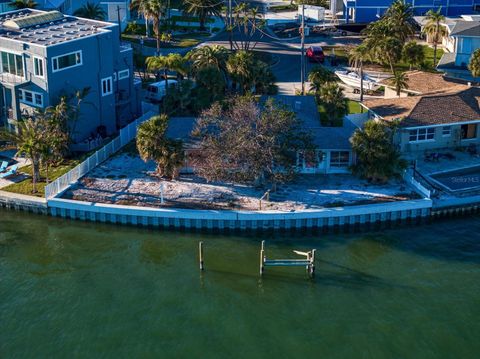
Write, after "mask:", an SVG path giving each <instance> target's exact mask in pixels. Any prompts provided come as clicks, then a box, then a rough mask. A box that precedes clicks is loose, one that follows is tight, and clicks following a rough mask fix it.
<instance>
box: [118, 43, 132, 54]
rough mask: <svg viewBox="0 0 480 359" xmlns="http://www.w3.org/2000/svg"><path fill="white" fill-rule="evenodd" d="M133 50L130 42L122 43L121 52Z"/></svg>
mask: <svg viewBox="0 0 480 359" xmlns="http://www.w3.org/2000/svg"><path fill="white" fill-rule="evenodd" d="M131 49H132V44H131V43H129V42H123V41H122V42H120V52H123V51H129V50H131Z"/></svg>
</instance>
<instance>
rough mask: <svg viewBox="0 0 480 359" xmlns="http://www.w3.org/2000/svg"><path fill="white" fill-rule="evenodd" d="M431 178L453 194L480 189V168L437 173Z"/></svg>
mask: <svg viewBox="0 0 480 359" xmlns="http://www.w3.org/2000/svg"><path fill="white" fill-rule="evenodd" d="M430 178H431V179H432V180H433V181H434V182H436V183H437V184H439V185H440V186H442V187H443V188H445V189H447V190H448V191H451V192H458V191H466V190H473V189H477V188H478V189H480V166H474V167H468V168H461V169H458V170H453V171H446V172H437V173H434V174H431V175H430Z"/></svg>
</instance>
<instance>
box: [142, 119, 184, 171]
mask: <svg viewBox="0 0 480 359" xmlns="http://www.w3.org/2000/svg"><path fill="white" fill-rule="evenodd" d="M167 128H168V116H167V115H160V116H154V117H152V118H151V119H149V120H148V121H145V122H144V123H142V124H141V125H140V126H139V127H138V132H137V150H138V153H139V155H140V157H141V158H142V159H143V160H144V161H145V162H146V161H149V160H153V161H155V162H156V164H157V168H156V173H157V175H159V176H165V177H167V178H171V179H175V178H176V177H178V174H179V170H180V168H181V167H182V165H183V163H184V158H185V154H184V149H183V142H182V141H181V140H173V139H170V138H167V135H166V132H167Z"/></svg>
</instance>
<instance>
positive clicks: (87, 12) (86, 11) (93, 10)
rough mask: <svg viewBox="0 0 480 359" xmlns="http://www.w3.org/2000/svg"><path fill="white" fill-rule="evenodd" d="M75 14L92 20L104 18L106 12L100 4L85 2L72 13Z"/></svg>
mask: <svg viewBox="0 0 480 359" xmlns="http://www.w3.org/2000/svg"><path fill="white" fill-rule="evenodd" d="M73 15H75V16H79V17H84V18H87V19H93V20H105V18H106V16H107V13H106V12H105V10H103V8H102V6H101V5H100V4H94V3H91V2H87V3H86V4H85V5H83V6H81V7H80V8H78V9H77V10H75V12H74V13H73Z"/></svg>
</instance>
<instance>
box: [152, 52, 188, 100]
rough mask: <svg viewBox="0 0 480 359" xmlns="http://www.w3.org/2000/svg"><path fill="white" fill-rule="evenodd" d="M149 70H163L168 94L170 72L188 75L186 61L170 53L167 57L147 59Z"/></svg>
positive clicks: (180, 56) (178, 55)
mask: <svg viewBox="0 0 480 359" xmlns="http://www.w3.org/2000/svg"><path fill="white" fill-rule="evenodd" d="M146 64H147V68H148V69H149V70H150V71H160V70H163V77H164V79H165V85H166V87H165V90H166V91H167V92H168V71H175V72H177V74H181V75H186V74H187V72H188V70H187V67H186V60H185V59H184V58H183V57H182V55H180V54H176V53H170V54H168V55H166V56H153V57H147V60H146Z"/></svg>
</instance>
